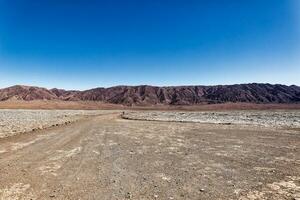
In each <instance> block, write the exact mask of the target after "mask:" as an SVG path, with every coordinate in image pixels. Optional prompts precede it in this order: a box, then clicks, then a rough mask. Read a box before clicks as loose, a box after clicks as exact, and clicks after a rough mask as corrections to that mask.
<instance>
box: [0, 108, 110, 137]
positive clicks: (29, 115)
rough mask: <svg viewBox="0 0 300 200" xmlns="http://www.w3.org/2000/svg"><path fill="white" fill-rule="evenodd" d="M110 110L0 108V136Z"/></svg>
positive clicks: (41, 127)
mask: <svg viewBox="0 0 300 200" xmlns="http://www.w3.org/2000/svg"><path fill="white" fill-rule="evenodd" d="M109 112H112V111H88V110H85V111H83V110H9V109H4V110H0V138H4V137H9V136H12V135H16V134H19V133H24V132H29V131H33V130H38V129H44V128H48V127H51V126H58V125H62V124H68V123H71V122H74V121H77V120H79V119H82V118H84V117H86V116H91V115H99V114H105V113H109Z"/></svg>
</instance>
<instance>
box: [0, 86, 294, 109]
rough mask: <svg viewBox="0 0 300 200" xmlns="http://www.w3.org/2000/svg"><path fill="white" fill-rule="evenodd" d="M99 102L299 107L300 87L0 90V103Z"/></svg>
mask: <svg viewBox="0 0 300 200" xmlns="http://www.w3.org/2000/svg"><path fill="white" fill-rule="evenodd" d="M7 100H24V101H30V100H63V101H101V102H105V103H114V104H124V105H144V106H148V105H158V104H161V105H197V104H206V103H226V102H245V103H300V87H299V86H295V85H292V86H286V85H279V84H276V85H271V84H258V83H251V84H236V85H217V86H174V87H155V86H148V85H141V86H116V87H110V88H95V89H90V90H85V91H67V90H62V89H56V88H55V89H50V90H48V89H46V88H40V87H31V86H20V85H17V86H12V87H9V88H4V89H0V101H7Z"/></svg>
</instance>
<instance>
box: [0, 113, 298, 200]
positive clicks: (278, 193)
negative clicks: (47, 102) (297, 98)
mask: <svg viewBox="0 0 300 200" xmlns="http://www.w3.org/2000/svg"><path fill="white" fill-rule="evenodd" d="M0 199H1V200H15V199H28V200H29V199H104V200H105V199H107V200H108V199H109V200H110V199H115V200H117V199H170V200H171V199H174V200H175V199H197V200H198V199H203V200H206V199H207V200H210V199H211V200H216V199H239V200H256V199H257V200H259V199H274V200H276V199H278V200H279V199H284V200H285V199H286V200H299V199H300V110H265V111H259V110H256V111H253V110H239V111H211V110H210V111H199V112H189V111H149V110H148V111H145V110H136V111H131V110H94V111H87V110H22V109H21V110H10V109H4V110H0Z"/></svg>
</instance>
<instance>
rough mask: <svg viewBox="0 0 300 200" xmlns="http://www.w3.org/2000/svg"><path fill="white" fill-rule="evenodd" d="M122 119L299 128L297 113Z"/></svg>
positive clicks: (130, 114) (139, 114)
mask: <svg viewBox="0 0 300 200" xmlns="http://www.w3.org/2000/svg"><path fill="white" fill-rule="evenodd" d="M123 118H126V119H133V120H153V121H174V122H200V123H216V124H228V125H230V124H239V125H255V126H264V127H286V128H299V127H300V110H297V111H226V112H162V111H147V112H126V113H124V114H123Z"/></svg>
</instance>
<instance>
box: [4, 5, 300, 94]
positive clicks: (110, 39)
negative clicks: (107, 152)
mask: <svg viewBox="0 0 300 200" xmlns="http://www.w3.org/2000/svg"><path fill="white" fill-rule="evenodd" d="M252 82H258V83H267V82H268V83H274V84H275V83H278V84H286V85H292V84H295V85H300V1H299V0H263V1H262V0H243V1H241V0H126V1H124V0H110V1H104V0H103V1H102V0H98V1H97V0H89V1H86V0H43V1H41V0H0V88H3V87H7V86H12V85H16V84H22V85H35V86H42V87H47V88H54V87H56V88H65V89H81V90H84V89H88V88H95V87H110V86H115V85H144V84H148V85H157V86H170V85H218V84H238V83H252Z"/></svg>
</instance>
